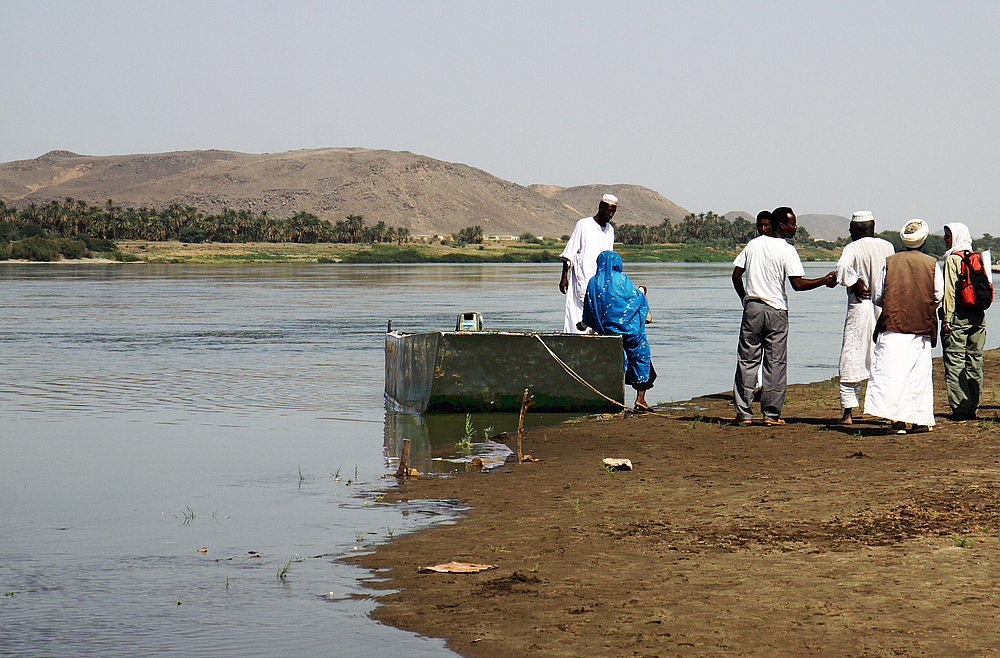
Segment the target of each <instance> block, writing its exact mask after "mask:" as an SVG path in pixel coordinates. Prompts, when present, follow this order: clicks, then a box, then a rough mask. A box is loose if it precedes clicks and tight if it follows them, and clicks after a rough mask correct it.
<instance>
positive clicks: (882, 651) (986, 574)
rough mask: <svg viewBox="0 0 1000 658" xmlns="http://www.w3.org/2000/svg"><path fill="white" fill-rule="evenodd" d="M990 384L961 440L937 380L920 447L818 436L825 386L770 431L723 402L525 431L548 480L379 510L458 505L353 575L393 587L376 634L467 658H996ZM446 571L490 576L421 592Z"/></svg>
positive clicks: (902, 439) (411, 493) (484, 481)
mask: <svg viewBox="0 0 1000 658" xmlns="http://www.w3.org/2000/svg"><path fill="white" fill-rule="evenodd" d="M998 366H1000V351H998V350H992V351H990V352H988V353H987V358H986V372H987V381H986V386H985V391H984V396H983V407H982V409H981V411H980V415H981V416H982V417H983V418H982V419H981V420H979V421H966V422H961V423H955V422H952V421H950V420H947V418H946V417H945V416H944V414H946V413H947V411H948V410H947V403H946V397H945V395H944V391H943V385H942V377H941V371H940V360H938V361H936V362H935V368H936V370H935V381H936V384H937V388H936V391H935V402H936V411H937V413H938V425H937V427H935V429H934V431H933V432H931V433H919V434H907V435H904V436H895V435H892V436H889V435H887V434H886V432H885V426H884V424H883V423H881V422H880V421H876V420H874V419H870V418H867V417H865V418H864V419H863V420H862V421H861V422H860V423H858V424H856V425H854V426H853V427H850V428H846V427H841V426H837V425H831V421H832V419H835V418H839V409H838V408H837V390H836V384H835V383H834V382H821V383H817V384H809V385H796V386H792V387H790V388H789V394H788V400H787V402H786V406H785V410H784V414H783V416H784V418H785V419H786V420H787V421H788V425H786V426H785V427H783V428H765V427H763V426H754V427H750V428H737V427H730V426H728V425H727V424H725V423H726V421H728V420H729V419H730V418H731V417H732V415H733V412H732V407H731V406H730V396H729V395H728V394H722V395H716V396H707V397H703V398H697V399H695V400H692V401H691V403H689V404H688V405H687V406H685V407H683V408H682V409H679V410H671V411H666V412H664V413H665V415H666V416H668V417H665V418H664V417H658V416H626V417H613V418H609V419H603V420H588V421H582V422H576V423H568V424H564V425H558V426H554V427H547V428H540V429H536V430H531V431H529V432H527V433H526V436H525V452H527V453H530V454H532V455H533V456H535V457H537V458H540V459H541V461H538V462H533V463H525V464H521V465H517V464H513V463H508V464H507V465H506V466H505V467H503V468H501V469H498V470H496V471H494V472H491V473H469V474H464V475H461V476H457V477H448V478H417V479H412V480H410V481H408V482H407V483H405V484H404V485H403V486H401V487H400V489H399V490H398V491H397V492H396V493H395V494H393V496H390V497H389V498H394V499H397V500H399V499H406V500H419V499H425V498H444V499H455V500H458V501H465V502H466V503H467V504H468V505H470V506H471V508H470V509H469V511H468V513H467V515H466V516H465V517H464V518H463V519H462V520H461V521H460V522H459V523H456V524H452V525H440V526H435V527H432V528H430V529H428V530H426V531H423V532H419V533H414V534H411V535H406V536H402V537H397V538H396V539H395V540H393V541H391V542H389V543H387V544H384V545H381V546H379V547H378V549H377V550H376V551H375V552H374V553H372V554H369V555H365V556H359V557H358V558H357V561H358V562H360V563H361V564H363V565H365V566H367V567H370V568H376V569H381V570H384V571H383V572H382V575H385V576H387V577H388V580H387V582H385V583H382V584H380V585H378V586H377V587H380V588H384V589H385V590H396V589H399V591H396V592H393V593H387V594H385V595H383V596H382V598H381V602H382V604H383V605H382V606H381V607H379V608H378V609H377V610H376V611H375V613H374V615H375V617H376V618H377V619H378V620H380V621H382V622H384V623H387V624H391V625H393V626H398V627H401V628H405V629H408V630H412V631H416V632H418V633H422V634H425V635H432V636H438V637H444V638H447V639H448V645H449V647H450V648H452V649H453V650H455V651H457V652H459V653H460V654H462V655H465V656H527V655H531V656H667V655H671V656H672V655H691V656H803V655H824V656H915V655H920V656H946V655H947V656H986V655H997V653H998V652H1000V641H998V640H997V636H996V628H997V625H998V623H1000V619H998V617H1000V600H998V598H997V588H998V586H1000V571H998V570H997V568H996V565H997V564H998V563H1000V545H998V540H997V521H998V506H997V492H998V491H1000V477H998V476H1000V422H998V420H997V414H998V412H1000V403H998V399H997V397H998V394H1000V381H998V376H997V369H998ZM604 457H627V458H629V459H631V460H632V462H633V463H634V464H635V466H636V470H635V471H633V472H614V473H609V472H607V471H605V470H604V469H603V468H602V465H601V460H602V458H604ZM451 560H457V561H462V562H475V563H489V564H495V565H497V567H498V568H497V569H494V570H491V571H486V572H483V573H478V574H467V575H454V574H423V573H418V569H419V567H421V566H426V565H431V564H439V563H443V562H448V561H451Z"/></svg>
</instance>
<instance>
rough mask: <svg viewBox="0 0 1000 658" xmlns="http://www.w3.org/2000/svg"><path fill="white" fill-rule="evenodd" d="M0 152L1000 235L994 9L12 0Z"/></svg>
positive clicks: (871, 1)
mask: <svg viewBox="0 0 1000 658" xmlns="http://www.w3.org/2000/svg"><path fill="white" fill-rule="evenodd" d="M0 89H2V92H0V162H7V161H11V160H20V159H29V158H34V157H37V156H39V155H42V154H43V153H46V152H48V151H50V150H54V149H64V150H69V151H74V152H77V153H82V154H87V155H112V154H127V153H161V152H167V151H179V150H188V149H212V148H214V149H226V150H234V151H243V152H248V153H267V152H281V151H288V150H294V149H307V148H320V147H333V146H360V147H366V148H378V149H390V150H399V151H402V150H405V151H412V152H414V153H419V154H422V155H426V156H430V157H433V158H438V159H441V160H446V161H449V162H461V163H465V164H468V165H471V166H474V167H478V168H480V169H483V170H485V171H487V172H489V173H491V174H494V175H496V176H499V177H500V178H504V179H507V180H510V181H514V182H516V183H519V184H522V185H528V184H531V183H545V184H551V185H561V186H572V185H586V184H594V183H597V184H615V183H634V184H638V185H643V186H646V187H649V188H651V189H653V190H656V191H657V192H659V193H660V194H662V195H663V196H665V197H667V198H669V199H670V200H672V201H674V202H675V203H677V204H679V205H681V206H683V207H684V208H687V209H688V210H691V211H693V212H707V211H709V210H711V211H714V212H717V213H724V212H728V211H730V210H745V211H748V212H751V213H756V212H757V211H758V210H761V209H765V208H774V207H776V206H780V205H789V206H791V207H792V208H794V209H795V210H796V212H797V213H798V214H800V215H801V214H806V213H830V214H838V215H844V216H850V214H851V212H852V211H854V210H871V211H872V212H873V213H874V214H875V218H876V222H877V228H878V230H884V229H897V230H898V229H899V228H900V227H901V226H902V224H903V223H904V222H906V221H907V220H909V219H911V218H914V217H920V218H923V219H925V220H927V221H928V223H929V224H930V225H931V228H932V230H933V231H935V232H938V231H940V230H941V227H942V226H943V224H945V223H947V222H953V221H961V222H965V223H966V224H968V225H969V227H970V229H971V230H972V233H973V235H974V236H976V237H978V236H979V235H981V234H983V233H984V232H985V233H991V234H993V235H998V234H1000V222H998V221H996V220H995V219H994V213H996V212H997V209H998V208H1000V202H998V199H997V198H996V194H997V188H998V186H997V183H998V182H1000V121H998V118H1000V112H998V110H1000V2H996V1H995V0H991V1H989V2H964V1H962V0H953V1H951V2H943V1H942V2H924V1H920V0H911V1H908V2H894V1H879V0H865V1H863V2H855V1H853V0H840V1H831V2H827V1H824V0H818V1H802V0H794V1H779V0H775V1H772V2H756V1H754V0H741V1H740V0H734V1H713V0H697V1H692V2H687V1H681V2H673V1H670V0H662V1H659V2H631V1H629V0H622V1H619V2H615V3H609V2H554V1H553V2H548V1H545V0H532V1H530V2H520V1H505V2H476V1H474V0H472V1H470V0H461V1H450V0H448V1H445V0H441V1H437V0H426V1H410V2H402V1H399V2H383V1H379V0H367V1H365V2H360V1H357V2H337V1H326V2H320V1H315V2H310V1H305V0H282V1H281V2H252V1H243V2H235V1H213V0H197V1H194V2H191V1H187V0H171V1H165V0H164V1H156V2H153V1H147V0H129V1H127V2H118V1H108V0H87V1H83V0H80V1H68V0H3V2H2V3H0Z"/></svg>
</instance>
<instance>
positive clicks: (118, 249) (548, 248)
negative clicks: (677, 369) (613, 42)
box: [0, 198, 1000, 263]
mask: <svg viewBox="0 0 1000 658" xmlns="http://www.w3.org/2000/svg"><path fill="white" fill-rule="evenodd" d="M755 235H756V227H755V226H754V225H753V224H752V223H751V222H749V221H747V220H745V219H743V218H737V219H735V220H733V221H729V220H727V219H726V218H725V217H723V216H721V215H716V214H715V213H713V212H707V213H700V214H697V215H695V214H690V215H688V216H687V217H685V218H684V219H683V220H681V221H680V222H678V223H677V224H673V223H672V222H671V221H670V220H664V221H663V222H662V223H661V224H659V225H655V226H644V225H636V224H619V225H616V226H615V236H616V238H617V242H616V247H615V249H616V250H617V251H618V252H619V253H621V254H622V256H623V257H624V258H625V260H626V261H631V262H729V261H731V260H732V259H733V258H734V257H735V256H736V255H737V254H738V253H739V251H740V250H741V249H742V248H743V246H744V244H746V242H747V241H749V240H750V239H751V238H753V237H754V236H755ZM880 236H881V237H884V238H886V239H888V240H889V241H890V242H892V243H893V244H894V245H895V246H896V249H897V251H899V250H901V249H902V241H901V240H900V239H899V234H898V232H896V231H885V232H883V233H881V234H880ZM568 238H569V236H568V235H564V236H562V237H561V238H560V239H559V240H556V239H554V238H552V237H546V238H544V239H543V238H539V237H536V236H535V235H533V234H532V233H528V232H526V233H523V234H521V236H520V238H519V239H518V240H517V241H513V242H502V243H501V242H497V241H489V240H486V237H485V235H484V232H483V229H482V227H481V226H478V225H476V226H469V227H466V228H464V229H462V230H460V231H458V232H457V233H454V234H452V235H451V236H448V237H444V238H442V239H440V240H437V239H432V240H426V241H417V240H414V239H413V238H412V237H411V236H410V234H409V230H407V229H402V228H393V227H389V226H386V224H385V223H384V222H378V223H376V224H375V225H373V226H366V225H365V221H364V218H363V217H361V216H360V215H350V216H348V217H347V218H345V219H344V220H341V221H337V222H329V221H326V220H320V219H318V218H317V217H316V216H314V215H312V214H310V213H307V212H300V213H298V214H296V215H294V216H293V217H291V218H289V219H284V220H277V219H272V218H269V217H268V216H267V214H266V213H262V214H260V215H255V214H253V213H251V212H249V211H246V210H241V211H235V210H231V209H225V210H223V211H222V212H221V213H219V214H215V215H213V214H206V213H202V212H200V211H198V210H196V209H195V208H191V207H186V208H184V207H180V206H178V205H172V206H169V207H168V208H166V209H163V210H156V209H153V208H145V207H144V208H122V207H120V206H117V205H116V204H115V203H114V202H113V201H112V200H108V202H107V203H106V204H105V205H104V206H94V205H89V204H87V203H86V202H83V201H75V200H73V199H69V198H67V199H66V200H65V201H51V202H49V203H46V204H44V205H36V204H30V205H27V206H25V207H23V208H15V207H13V206H10V205H8V204H6V203H5V202H3V201H2V200H0V260H10V259H23V260H33V261H54V260H60V259H63V258H67V259H77V258H88V257H92V256H100V257H104V258H110V259H114V260H119V261H138V260H141V261H144V262H159V263H185V262H213V263H240V262H244V263H246V262H258V263H259V262H271V263H277V262H300V263H301V262H313V263H315V262H320V263H548V262H556V261H558V260H559V253H560V252H561V251H562V249H563V245H564V244H565V242H566V240H567V239H568ZM847 242H848V240H847V239H846V238H841V239H838V240H835V241H824V240H811V239H810V236H809V232H808V230H807V229H806V228H804V227H801V226H800V227H799V232H798V235H797V236H796V239H795V245H796V247H797V248H798V250H799V254H800V256H801V258H802V259H803V260H806V261H819V260H822V261H827V260H835V259H836V258H837V255H838V253H839V249H840V248H841V247H843V245H844V244H846V243H847ZM393 243H395V244H393ZM973 245H974V246H975V247H976V248H977V249H990V248H992V249H998V248H1000V238H994V237H993V236H991V235H989V234H986V235H984V236H983V237H982V238H980V239H978V240H975V241H973ZM925 251H926V252H927V253H929V254H931V255H933V256H935V257H940V256H941V255H942V254H943V253H944V239H943V238H942V237H941V236H939V235H931V236H930V237H929V238H928V240H927V246H926V248H925Z"/></svg>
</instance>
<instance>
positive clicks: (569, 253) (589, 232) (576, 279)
mask: <svg viewBox="0 0 1000 658" xmlns="http://www.w3.org/2000/svg"><path fill="white" fill-rule="evenodd" d="M616 210H618V197H616V196H615V195H613V194H605V195H604V196H603V197H602V198H601V203H600V205H599V206H598V208H597V214H596V215H594V216H593V217H584V218H583V219H581V220H580V221H578V222H577V223H576V226H575V227H574V228H573V234H572V235H570V236H569V242H567V243H566V248H565V249H563V252H562V253H561V254H559V258H560V259H562V263H563V268H562V278H561V279H560V280H559V292H561V293H562V294H564V295H566V313H565V315H564V316H563V332H564V333H567V334H581V333H593V332H592V331H591V330H590V329H580V328H579V327H578V326H577V325H578V324H579V323H581V322H582V321H583V298H584V296H585V295H586V294H587V283H588V282H589V281H590V279H591V277H593V276H594V275H595V274H596V273H597V256H598V254H600V253H601V252H602V251H614V246H615V227H614V225H612V224H611V218H612V217H614V216H615V211H616Z"/></svg>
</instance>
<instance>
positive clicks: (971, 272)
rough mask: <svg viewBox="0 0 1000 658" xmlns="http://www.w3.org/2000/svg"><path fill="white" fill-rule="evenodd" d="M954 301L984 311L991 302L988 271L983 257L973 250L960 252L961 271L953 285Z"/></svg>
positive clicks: (959, 304)
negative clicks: (984, 265)
mask: <svg viewBox="0 0 1000 658" xmlns="http://www.w3.org/2000/svg"><path fill="white" fill-rule="evenodd" d="M955 303H956V304H957V305H958V306H960V307H962V308H967V309H975V310H979V311H985V310H986V309H988V308H989V307H990V304H992V303H993V282H992V281H991V280H990V273H989V272H987V271H986V268H984V267H983V257H982V256H980V255H979V254H977V253H976V252H974V251H963V252H962V272H961V273H960V274H959V276H958V284H956V286H955Z"/></svg>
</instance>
